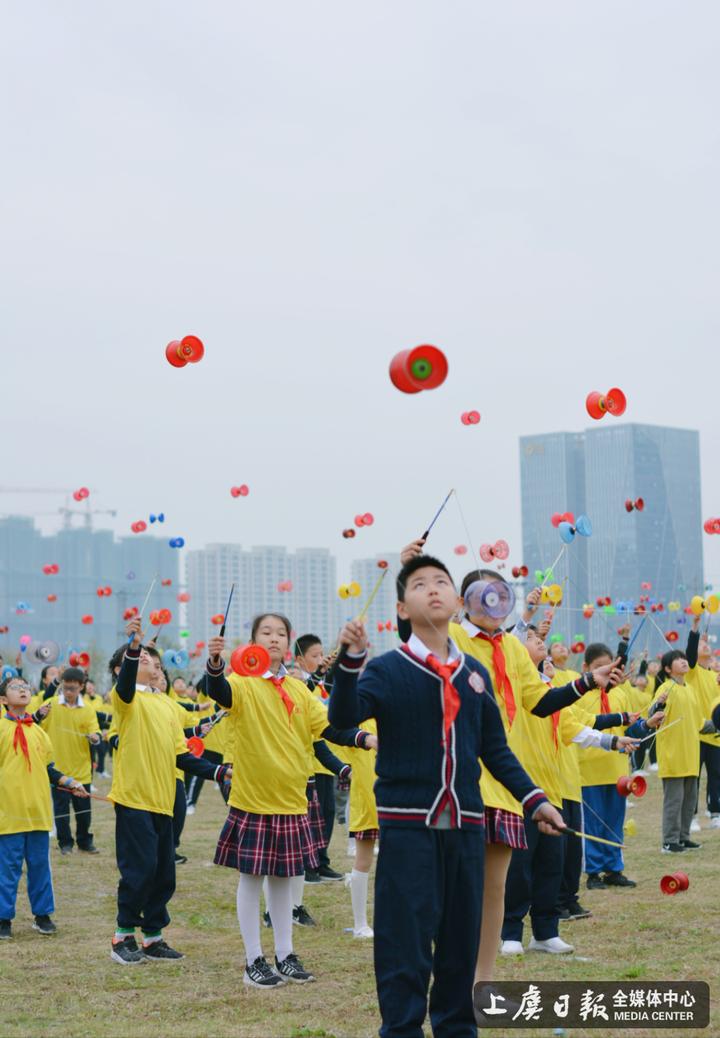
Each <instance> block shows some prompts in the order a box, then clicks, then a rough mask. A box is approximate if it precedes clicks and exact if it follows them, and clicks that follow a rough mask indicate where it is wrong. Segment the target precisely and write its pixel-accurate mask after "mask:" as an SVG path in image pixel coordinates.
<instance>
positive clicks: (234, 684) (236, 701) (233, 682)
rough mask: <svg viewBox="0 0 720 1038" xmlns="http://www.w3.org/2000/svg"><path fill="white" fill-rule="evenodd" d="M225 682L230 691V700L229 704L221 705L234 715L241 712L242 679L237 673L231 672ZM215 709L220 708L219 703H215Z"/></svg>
mask: <svg viewBox="0 0 720 1038" xmlns="http://www.w3.org/2000/svg"><path fill="white" fill-rule="evenodd" d="M227 682H228V684H229V685H230V690H231V692H232V702H231V704H230V706H224V707H222V709H223V710H227V712H228V713H229V714H234V715H235V716H236V717H237V716H239V715H240V714H241V713H242V708H243V695H242V692H243V679H242V678H241V677H240V675H239V674H231V675H230V677H229V678H227ZM216 707H217V709H221V707H220V704H219V703H217V704H216Z"/></svg>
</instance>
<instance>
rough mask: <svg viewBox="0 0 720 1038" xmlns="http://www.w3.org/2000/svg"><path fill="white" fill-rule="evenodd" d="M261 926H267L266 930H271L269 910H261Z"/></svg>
mask: <svg viewBox="0 0 720 1038" xmlns="http://www.w3.org/2000/svg"><path fill="white" fill-rule="evenodd" d="M263 926H267V928H268V930H272V919H271V918H270V913H269V912H263Z"/></svg>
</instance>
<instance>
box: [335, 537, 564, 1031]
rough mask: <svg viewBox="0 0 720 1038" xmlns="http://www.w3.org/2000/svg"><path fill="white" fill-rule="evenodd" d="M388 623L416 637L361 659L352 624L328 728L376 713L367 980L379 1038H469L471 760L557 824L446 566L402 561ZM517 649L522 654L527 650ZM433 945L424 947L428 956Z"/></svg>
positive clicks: (474, 866)
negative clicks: (508, 726) (468, 629)
mask: <svg viewBox="0 0 720 1038" xmlns="http://www.w3.org/2000/svg"><path fill="white" fill-rule="evenodd" d="M397 596H398V615H399V616H400V618H401V619H403V620H409V621H410V623H411V625H412V634H411V636H410V638H409V640H408V642H407V644H403V645H402V646H400V647H399V648H398V649H396V650H394V651H392V652H387V653H384V654H383V655H382V656H379V657H378V658H376V659H372V660H370V662H369V663H368V665H367V668H366V669H365V672H364V674H363V675H362V677H361V678H360V680H359V681H358V678H357V673H358V671H359V670H360V668H361V667H362V664H363V661H364V658H365V653H366V645H367V638H366V635H365V630H364V627H363V626H362V624H360V623H357V622H351V623H348V624H347V625H346V626H345V627H344V628H343V631H342V634H341V641H342V643H343V644H344V645H347V646H348V655H347V656H346V658H345V659H344V660H343V662H342V663H341V664H340V665H339V666H338V667H337V671H336V677H335V685H334V688H333V693H332V696H331V698H330V710H329V717H330V722H331V724H336V725H348V724H357V723H359V722H360V721H363V720H365V719H366V718H369V717H372V718H375V720H376V722H377V729H378V744H379V745H378V756H377V776H378V777H377V782H376V784H375V793H376V798H377V813H378V820H379V827H380V854H379V857H378V864H377V873H376V878H375V913H374V922H373V925H374V930H375V946H374V952H375V980H376V984H377V992H378V1001H379V1004H380V1013H381V1015H382V1020H383V1023H382V1028H381V1030H380V1034H381V1035H382V1036H383V1038H390V1036H400V1035H402V1036H403V1038H421V1036H422V1034H423V1022H424V1020H425V1016H426V1013H427V1008H428V1006H427V994H428V986H429V983H430V974H431V973H432V974H433V978H434V980H433V988H432V991H431V993H430V1021H431V1024H432V1028H433V1033H434V1034H435V1035H436V1036H437V1038H440V1036H443V1038H444V1036H447V1038H450V1036H452V1038H476V1035H477V1028H476V1024H475V1017H474V1013H473V999H472V988H473V974H474V970H475V959H476V956H477V949H478V941H479V936H480V921H481V914H482V896H483V859H484V841H483V834H484V814H483V801H482V797H481V795H480V770H481V769H480V763H479V758H480V757H482V760H483V764H484V766H485V767H487V768H488V769H489V771H491V772H492V773H493V774H494V776H495V778H496V779H497V780H498V782H501V783H503V784H504V785H505V786H507V788H509V789H510V791H511V793H512V795H513V796H514V797H516V798H517V799H518V800H519V801H520V802H521V803H522V805H523V808H524V811H525V814H526V815H527V816H528V817H530V818H532V820H533V821H535V822H537V823H538V824H539V826H540V827H541V828H542V829H543V831H546V832H548V833H550V834H551V833H553V832H557V834H558V835H559V834H560V831H561V830H562V829H563V827H564V823H563V820H562V817H561V816H560V813H559V812H558V811H557V810H556V809H555V808H554V807H552V806H551V805H550V804H549V803H548V801H547V798H546V797H545V794H544V793H543V791H542V790H541V789H538V788H537V787H536V786H535V784H534V783H533V782H532V780H531V779H530V777H529V776H528V775H527V773H526V772H525V771H524V770H523V768H522V767H521V766H520V764H519V763H518V761H517V758H516V757H515V756H514V754H513V753H512V752H511V750H510V749H509V748H508V745H507V740H506V738H505V730H504V728H503V724H502V720H501V718H500V713H499V711H498V707H497V703H496V702H495V697H494V694H493V690H492V684H491V682H490V675H489V674H488V672H487V670H486V669H485V667H483V666H482V665H481V664H480V663H478V662H477V661H476V660H474V659H472V658H470V657H468V656H465V655H464V654H463V653H461V652H459V651H458V648H457V646H456V645H455V643H454V642H453V641H452V640H451V639H450V637H449V629H448V627H449V622H450V618H451V617H452V616H453V614H454V613H455V610H456V609H457V592H456V590H455V587H454V585H453V582H452V578H451V577H450V574H449V572H448V570H447V568H446V566H445V565H444V563H442V562H440V561H438V560H437V559H434V558H432V557H431V556H429V555H419V556H416V557H415V558H412V559H410V560H409V561H408V562H407V563H406V564H405V565H404V566H403V568H402V569H401V571H400V573H399V575H398V578H397ZM523 651H524V650H523ZM433 945H434V948H433Z"/></svg>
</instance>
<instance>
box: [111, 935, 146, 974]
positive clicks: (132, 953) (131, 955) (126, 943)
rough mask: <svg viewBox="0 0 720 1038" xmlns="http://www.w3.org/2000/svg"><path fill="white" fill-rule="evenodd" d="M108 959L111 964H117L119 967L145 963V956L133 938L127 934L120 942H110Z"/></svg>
mask: <svg viewBox="0 0 720 1038" xmlns="http://www.w3.org/2000/svg"><path fill="white" fill-rule="evenodd" d="M110 958H111V959H112V960H113V962H119V963H120V965H121V966H134V965H136V964H139V963H142V962H145V956H144V955H143V953H142V952H141V951H140V949H139V948H138V946H137V944H136V942H135V938H134V937H133V936H132V935H131V934H128V936H127V937H123V939H122V940H121V941H113V942H112V951H111V952H110Z"/></svg>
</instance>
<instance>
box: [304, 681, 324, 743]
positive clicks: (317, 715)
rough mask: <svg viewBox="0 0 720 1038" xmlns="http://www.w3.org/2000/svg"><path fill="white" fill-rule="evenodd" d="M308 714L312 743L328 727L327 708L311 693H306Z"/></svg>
mask: <svg viewBox="0 0 720 1038" xmlns="http://www.w3.org/2000/svg"><path fill="white" fill-rule="evenodd" d="M306 694H307V701H308V714H309V718H310V732H311V734H312V737H313V742H315V741H317V740H318V739H319V738H321V736H322V733H323V732H324V731H325V729H326V728H327V726H328V716H327V708H326V707H324V706H323V704H322V703H321V702H320V700H319V699H316V698H315V696H314V695H313V694H312V693H311V692H309V691H308V692H307V693H306Z"/></svg>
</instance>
